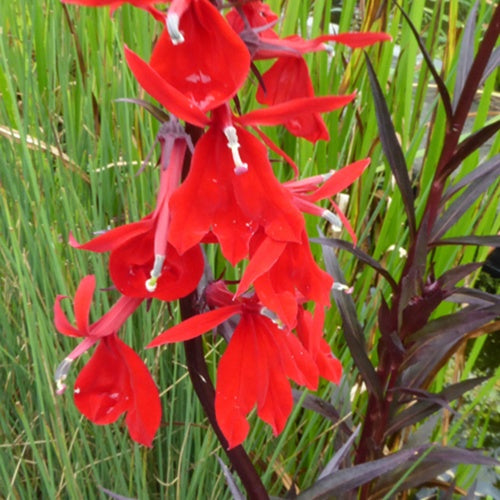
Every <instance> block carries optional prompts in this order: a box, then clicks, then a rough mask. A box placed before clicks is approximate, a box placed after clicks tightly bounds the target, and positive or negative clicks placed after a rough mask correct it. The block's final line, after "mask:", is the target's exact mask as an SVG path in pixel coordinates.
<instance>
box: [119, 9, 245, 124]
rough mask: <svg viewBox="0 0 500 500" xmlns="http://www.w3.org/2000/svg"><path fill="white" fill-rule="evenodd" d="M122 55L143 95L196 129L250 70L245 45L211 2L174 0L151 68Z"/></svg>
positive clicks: (154, 50)
mask: <svg viewBox="0 0 500 500" xmlns="http://www.w3.org/2000/svg"><path fill="white" fill-rule="evenodd" d="M126 55H127V61H128V63H129V66H130V68H131V69H132V71H133V72H134V74H135V76H136V78H137V79H138V81H139V83H140V84H141V85H142V86H143V87H144V88H145V89H146V91H147V92H149V93H150V94H151V95H152V96H153V97H155V98H156V99H157V100H159V101H160V102H161V103H162V104H163V105H164V106H165V107H166V108H167V109H168V110H169V111H171V112H172V113H174V114H175V115H176V116H178V117H179V118H182V119H186V120H187V121H189V122H191V123H193V124H194V125H200V124H201V125H203V124H205V123H206V117H204V114H205V113H207V112H208V111H210V110H211V109H214V108H216V107H218V106H220V105H221V104H223V103H225V102H227V101H228V100H230V99H231V98H232V97H233V96H234V95H235V94H236V92H237V91H238V90H239V89H240V87H241V86H242V85H243V83H244V82H245V80H246V77H247V75H248V72H249V70H250V55H249V54H248V50H247V49H246V47H245V44H244V43H243V42H242V40H241V39H240V37H239V36H238V35H237V34H236V33H235V32H234V31H233V30H232V29H231V27H230V26H229V24H228V23H227V21H226V20H225V19H224V17H223V16H222V15H221V14H220V13H219V11H218V10H217V9H216V8H215V7H214V6H213V5H212V4H211V3H210V2H209V0H190V1H187V0H173V2H172V4H171V6H170V8H169V10H168V14H167V28H166V29H165V30H164V31H163V33H162V34H161V36H160V39H159V40H158V42H157V43H156V45H155V47H154V49H153V53H152V55H151V60H150V63H149V65H148V64H147V63H145V62H144V61H142V59H140V58H139V57H138V56H137V55H136V54H134V53H133V52H132V51H130V50H128V49H126ZM165 95H170V98H167V99H164V98H162V97H164V96H165ZM172 98H173V99H172ZM172 100H173V101H174V102H172ZM180 106H182V107H183V108H184V109H185V110H187V112H188V116H184V114H183V113H179V107H180ZM200 122H201V123H200Z"/></svg>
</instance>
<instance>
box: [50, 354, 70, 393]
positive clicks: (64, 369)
mask: <svg viewBox="0 0 500 500" xmlns="http://www.w3.org/2000/svg"><path fill="white" fill-rule="evenodd" d="M71 363H73V360H72V359H71V358H64V360H63V361H62V362H61V364H60V365H59V366H58V367H57V368H56V373H55V374H54V379H55V381H56V394H57V395H58V396H60V395H61V394H62V393H63V392H64V391H65V390H66V384H65V383H64V381H65V380H66V377H67V376H68V372H69V369H70V367H71Z"/></svg>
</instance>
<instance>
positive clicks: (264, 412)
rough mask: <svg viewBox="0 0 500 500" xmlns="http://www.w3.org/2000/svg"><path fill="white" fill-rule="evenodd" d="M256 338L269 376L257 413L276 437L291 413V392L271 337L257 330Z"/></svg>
mask: <svg viewBox="0 0 500 500" xmlns="http://www.w3.org/2000/svg"><path fill="white" fill-rule="evenodd" d="M257 338H258V343H259V351H260V354H261V358H262V360H263V363H265V364H266V365H265V366H266V368H267V370H266V372H267V373H268V376H269V385H268V388H267V393H266V395H265V398H264V400H263V402H262V403H259V404H258V407H257V413H258V415H259V417H260V418H261V419H262V420H264V422H267V423H268V424H269V425H270V426H271V428H272V429H273V433H274V435H275V436H276V435H278V434H279V433H280V432H281V431H282V430H283V429H284V427H285V425H286V421H287V419H288V416H289V415H290V412H291V411H292V408H293V399H292V391H291V389H290V384H289V382H288V380H287V377H286V375H285V372H284V368H283V366H282V363H281V359H280V352H279V349H278V348H277V346H276V345H275V344H274V343H273V341H272V337H270V336H269V334H268V333H267V332H265V331H263V330H261V329H259V330H258V337H257ZM264 369H265V368H264Z"/></svg>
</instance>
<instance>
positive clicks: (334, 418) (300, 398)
mask: <svg viewBox="0 0 500 500" xmlns="http://www.w3.org/2000/svg"><path fill="white" fill-rule="evenodd" d="M292 395H293V400H294V402H295V403H296V404H297V403H299V402H300V403H301V405H302V407H303V408H306V409H307V410H311V411H314V412H316V413H317V414H318V415H321V416H322V417H324V418H326V419H327V420H330V422H333V423H334V424H339V423H340V429H341V430H342V431H343V432H344V433H345V434H346V435H347V436H351V434H352V430H351V428H350V427H349V426H348V425H347V424H346V423H345V422H343V421H342V418H341V416H340V414H339V412H338V411H337V410H336V409H335V407H334V406H333V405H332V404H330V403H329V402H328V401H325V400H324V399H321V398H319V397H318V396H313V395H312V394H306V396H305V397H304V391H299V390H298V389H292Z"/></svg>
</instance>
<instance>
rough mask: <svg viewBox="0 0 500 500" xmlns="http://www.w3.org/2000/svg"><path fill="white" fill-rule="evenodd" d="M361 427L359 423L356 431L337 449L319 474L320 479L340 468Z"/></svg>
mask: <svg viewBox="0 0 500 500" xmlns="http://www.w3.org/2000/svg"><path fill="white" fill-rule="evenodd" d="M360 429H361V425H358V426H357V427H356V429H354V432H353V433H352V435H351V436H350V437H349V439H348V440H347V441H346V442H345V443H344V444H343V445H342V447H341V448H340V449H339V450H337V452H336V453H335V455H334V456H333V457H332V458H331V460H330V461H329V462H328V463H327V464H326V467H325V468H324V469H323V470H322V471H321V474H320V475H319V476H318V480H319V479H323V478H324V477H326V476H328V475H329V474H332V473H333V472H335V471H336V470H338V468H339V467H340V464H341V463H342V460H344V458H345V457H346V456H347V453H349V450H350V449H351V448H352V447H353V443H354V440H355V439H356V437H357V436H358V434H359V431H360Z"/></svg>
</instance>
